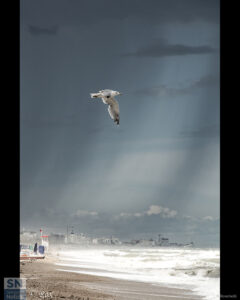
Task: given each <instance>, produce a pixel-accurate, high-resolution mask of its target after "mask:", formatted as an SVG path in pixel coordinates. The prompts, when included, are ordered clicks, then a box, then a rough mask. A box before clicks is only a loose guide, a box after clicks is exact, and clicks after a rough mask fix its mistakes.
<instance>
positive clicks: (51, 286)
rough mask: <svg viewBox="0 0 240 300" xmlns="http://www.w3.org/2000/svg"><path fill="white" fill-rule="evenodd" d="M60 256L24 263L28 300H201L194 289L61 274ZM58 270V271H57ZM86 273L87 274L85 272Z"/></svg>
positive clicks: (21, 266) (81, 274) (22, 272)
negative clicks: (58, 263) (194, 292)
mask: <svg viewBox="0 0 240 300" xmlns="http://www.w3.org/2000/svg"><path fill="white" fill-rule="evenodd" d="M57 262H59V259H58V257H53V256H50V255H49V256H46V257H45V259H43V260H36V261H21V262H20V277H22V278H26V279H27V299H28V300H35V299H59V300H60V299H61V300H64V299H73V300H96V299H97V300H105V299H106V300H127V299H129V300H156V299H161V300H181V299H189V300H199V299H203V297H201V296H198V295H195V294H193V292H192V291H191V290H187V289H180V288H172V287H171V288H169V287H164V286H160V285H155V284H151V283H146V282H138V281H130V280H123V279H115V278H110V277H104V276H96V275H88V274H84V273H75V272H74V271H73V272H66V271H61V270H60V266H57V265H55V263H57ZM57 269H58V270H57ZM83 272H84V271H83Z"/></svg>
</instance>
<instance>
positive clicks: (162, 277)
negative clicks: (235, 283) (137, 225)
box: [57, 248, 220, 300]
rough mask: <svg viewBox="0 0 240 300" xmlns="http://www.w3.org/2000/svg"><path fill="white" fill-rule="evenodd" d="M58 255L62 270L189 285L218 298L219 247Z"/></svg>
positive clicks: (93, 251)
mask: <svg viewBox="0 0 240 300" xmlns="http://www.w3.org/2000/svg"><path fill="white" fill-rule="evenodd" d="M59 257H60V259H61V262H59V263H57V265H58V266H61V270H62V271H71V272H77V273H85V274H92V275H98V276H108V277H112V278H119V279H127V280H134V281H144V282H149V283H152V284H161V285H165V286H166V285H167V286H172V287H177V288H183V289H184V288H186V289H191V290H192V291H194V292H195V293H197V294H199V295H202V296H204V297H205V299H209V300H210V299H211V300H215V299H219V294H220V279H219V276H220V274H219V250H217V249H195V248H192V249H186V248H131V249H127V248H122V249H120V248H119V249H115V248H109V249H85V250H83V249H82V250H73V251H61V252H59ZM69 267H71V269H69Z"/></svg>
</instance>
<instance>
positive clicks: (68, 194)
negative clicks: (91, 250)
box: [20, 0, 219, 245]
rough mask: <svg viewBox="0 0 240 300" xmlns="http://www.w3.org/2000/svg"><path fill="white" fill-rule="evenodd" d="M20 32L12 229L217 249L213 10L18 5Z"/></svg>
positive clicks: (69, 2) (125, 3)
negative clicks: (164, 240)
mask: <svg viewBox="0 0 240 300" xmlns="http://www.w3.org/2000/svg"><path fill="white" fill-rule="evenodd" d="M20 21H21V27H20V37H21V41H20V44H21V46H20V62H21V63H20V69H21V70H20V71H21V74H20V84H21V95H20V106H21V117H20V118H21V135H20V138H21V149H20V154H21V176H20V179H21V226H25V227H29V228H30V227H31V228H35V227H36V228H38V227H39V226H43V227H44V228H46V230H50V228H51V230H56V231H62V232H64V231H65V228H66V225H67V224H72V225H74V226H75V228H76V231H80V232H85V233H88V234H92V235H94V234H95V235H97V234H98V235H110V234H114V235H115V236H121V237H123V238H125V237H128V236H129V237H130V236H131V237H134V236H138V235H139V236H143V235H146V236H147V235H151V234H152V235H153V234H156V233H164V234H166V235H169V236H171V237H172V238H173V239H175V240H176V239H178V238H179V239H180V237H181V238H184V237H188V238H190V237H194V238H195V239H196V240H197V241H199V243H200V244H204V245H208V244H211V243H212V244H213V243H215V244H217V243H218V238H219V1H215V0H206V1H205V0H166V1H164V0H150V1H149V0H141V1H139V0H121V1H113V0H90V1H89V0H84V1H83V0H52V1H48V0H41V1H36V0H22V1H21V16H20ZM101 89H113V90H117V91H120V92H121V93H123V95H122V96H119V97H118V100H119V105H120V126H119V127H117V126H116V125H115V124H114V123H113V121H112V120H111V119H110V116H109V115H108V112H107V107H106V105H104V104H103V103H102V101H101V100H98V99H91V98H90V95H89V93H92V92H97V91H98V90H101ZM194 238H193V239H194Z"/></svg>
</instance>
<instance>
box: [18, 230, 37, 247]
mask: <svg viewBox="0 0 240 300" xmlns="http://www.w3.org/2000/svg"><path fill="white" fill-rule="evenodd" d="M36 242H40V238H39V236H38V234H37V232H35V231H21V232H20V243H21V244H25V243H26V244H28V243H30V244H33V243H36Z"/></svg>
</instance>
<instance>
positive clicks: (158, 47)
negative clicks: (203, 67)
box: [124, 39, 216, 57]
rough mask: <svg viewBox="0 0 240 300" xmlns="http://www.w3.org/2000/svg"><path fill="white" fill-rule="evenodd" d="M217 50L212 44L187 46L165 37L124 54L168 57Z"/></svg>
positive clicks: (207, 52)
mask: <svg viewBox="0 0 240 300" xmlns="http://www.w3.org/2000/svg"><path fill="white" fill-rule="evenodd" d="M215 51H216V50H215V49H214V48H212V47H210V46H207V45H204V46H187V45H182V44H169V43H168V42H167V41H166V40H165V39H158V40H157V41H155V43H153V44H152V45H149V46H146V47H144V48H141V49H139V50H137V51H135V52H133V53H127V54H124V56H136V57H166V56H178V55H194V54H209V53H213V52H215Z"/></svg>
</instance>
